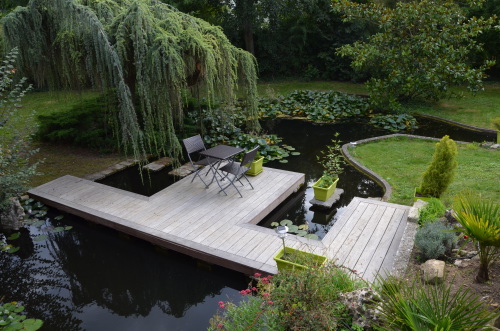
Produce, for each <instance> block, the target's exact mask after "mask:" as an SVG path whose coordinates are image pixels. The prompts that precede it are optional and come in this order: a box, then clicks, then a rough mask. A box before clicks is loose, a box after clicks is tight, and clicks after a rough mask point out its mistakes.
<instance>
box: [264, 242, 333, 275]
mask: <svg viewBox="0 0 500 331" xmlns="http://www.w3.org/2000/svg"><path fill="white" fill-rule="evenodd" d="M285 248H286V254H287V255H288V254H290V255H291V256H297V257H298V259H300V261H307V265H305V264H301V263H295V262H292V261H288V260H283V259H282V257H283V255H284V254H285ZM285 248H282V249H280V251H279V252H278V254H276V255H275V256H274V261H276V264H277V265H278V270H279V271H285V270H294V269H297V270H304V269H309V267H311V266H318V267H320V266H322V265H324V264H325V263H326V261H327V260H328V259H327V258H326V257H325V256H321V255H316V254H313V253H309V252H304V251H301V250H298V249H295V248H291V247H285Z"/></svg>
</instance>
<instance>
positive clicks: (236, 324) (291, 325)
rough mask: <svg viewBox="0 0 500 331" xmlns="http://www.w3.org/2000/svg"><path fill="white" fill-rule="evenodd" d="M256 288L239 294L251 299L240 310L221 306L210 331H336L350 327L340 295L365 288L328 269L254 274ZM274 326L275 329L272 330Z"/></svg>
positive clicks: (332, 267) (346, 274)
mask: <svg viewBox="0 0 500 331" xmlns="http://www.w3.org/2000/svg"><path fill="white" fill-rule="evenodd" d="M255 278H256V280H257V285H256V286H250V287H249V288H248V289H245V290H242V291H241V292H240V293H241V294H242V295H244V296H247V295H248V296H251V297H250V299H249V300H248V301H245V302H243V303H241V304H240V305H239V306H236V305H233V304H231V303H224V302H219V308H221V309H222V311H219V312H218V313H217V314H216V315H215V316H214V317H213V318H212V319H211V321H210V325H211V328H210V329H209V330H335V329H336V328H337V326H343V325H347V326H349V325H350V324H351V319H352V318H351V317H350V316H349V315H348V314H347V310H346V307H345V306H344V304H343V303H342V302H341V299H340V294H341V293H345V292H351V291H354V290H356V289H358V288H360V287H361V286H362V285H363V284H362V283H361V282H360V281H359V280H356V279H355V278H353V275H352V274H351V273H350V272H349V271H347V270H346V269H344V268H341V267H338V266H335V265H329V266H326V267H321V268H313V269H309V270H294V271H293V272H280V273H279V274H277V275H276V276H273V277H271V276H268V277H261V275H260V274H255ZM271 325H272V327H271Z"/></svg>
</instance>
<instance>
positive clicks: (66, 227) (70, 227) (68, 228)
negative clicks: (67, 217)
mask: <svg viewBox="0 0 500 331" xmlns="http://www.w3.org/2000/svg"><path fill="white" fill-rule="evenodd" d="M71 229H73V227H72V226H71V225H68V226H65V227H64V230H66V231H67V230H71Z"/></svg>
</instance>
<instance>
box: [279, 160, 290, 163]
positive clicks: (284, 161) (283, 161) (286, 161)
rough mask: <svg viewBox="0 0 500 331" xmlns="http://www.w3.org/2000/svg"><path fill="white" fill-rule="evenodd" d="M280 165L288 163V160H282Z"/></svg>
mask: <svg viewBox="0 0 500 331" xmlns="http://www.w3.org/2000/svg"><path fill="white" fill-rule="evenodd" d="M280 163H288V160H280Z"/></svg>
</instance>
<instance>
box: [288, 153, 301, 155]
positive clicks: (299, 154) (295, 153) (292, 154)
mask: <svg viewBox="0 0 500 331" xmlns="http://www.w3.org/2000/svg"><path fill="white" fill-rule="evenodd" d="M290 154H292V155H300V152H291V153H290Z"/></svg>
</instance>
